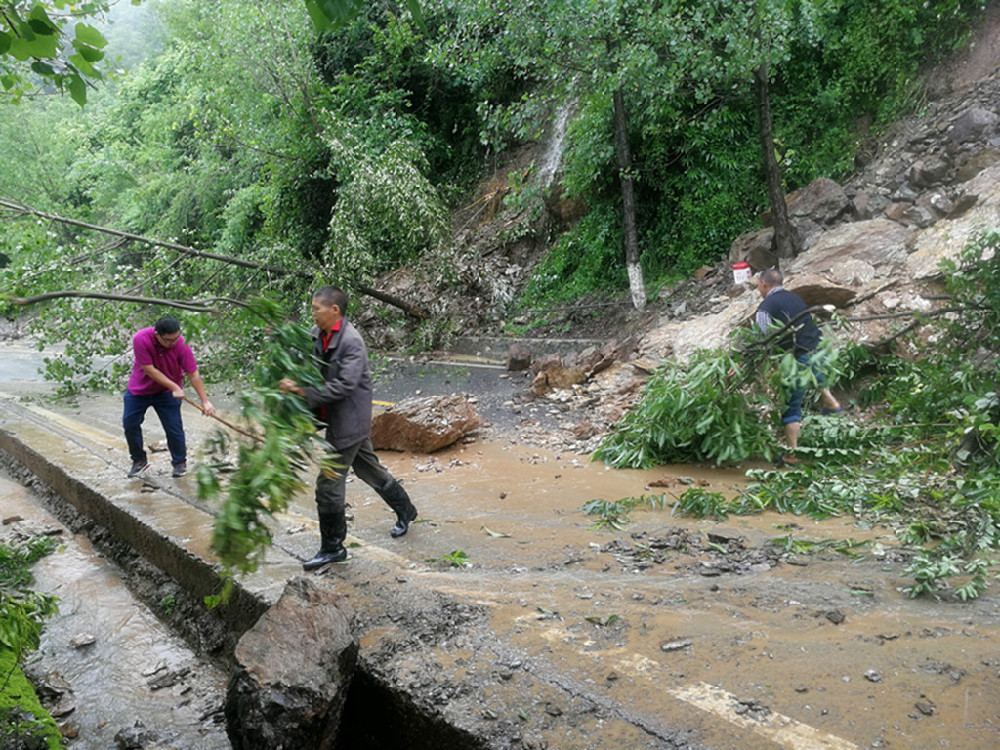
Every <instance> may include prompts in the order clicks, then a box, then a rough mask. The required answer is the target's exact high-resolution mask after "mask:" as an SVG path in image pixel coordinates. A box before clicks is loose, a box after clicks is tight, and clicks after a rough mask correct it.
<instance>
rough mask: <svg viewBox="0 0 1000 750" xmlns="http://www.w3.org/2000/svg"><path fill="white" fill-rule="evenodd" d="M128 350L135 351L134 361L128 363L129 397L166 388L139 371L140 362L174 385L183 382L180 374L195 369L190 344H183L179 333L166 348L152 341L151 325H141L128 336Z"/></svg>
mask: <svg viewBox="0 0 1000 750" xmlns="http://www.w3.org/2000/svg"><path fill="white" fill-rule="evenodd" d="M132 350H133V351H134V352H135V364H133V365H132V377H130V378H129V380H128V390H129V393H131V394H132V395H133V396H155V395H156V394H157V393H164V392H165V391H166V389H165V388H164V387H163V386H162V385H160V384H159V383H157V382H156V381H155V380H153V379H152V378H151V377H149V375H147V374H146V373H145V372H143V369H142V366H143V365H152V366H153V367H155V368H156V369H157V370H159V371H160V372H162V373H163V374H164V375H166V376H167V377H168V378H170V379H171V380H172V381H174V382H175V383H177V385H181V384H182V383H183V382H184V373H191V372H194V371H195V370H197V369H198V365H197V364H195V361H194V354H193V353H192V352H191V347H189V346H188V345H187V344H185V343H184V337H183V336H181V337H180V338H179V339H178V340H177V343H176V344H174V345H173V346H172V347H170V348H169V349H167V348H166V347H164V346H161V345H160V342H159V341H157V340H156V329H155V328H143V329H142V330H141V331H139V332H138V333H137V334H136V335H135V337H134V338H133V339H132Z"/></svg>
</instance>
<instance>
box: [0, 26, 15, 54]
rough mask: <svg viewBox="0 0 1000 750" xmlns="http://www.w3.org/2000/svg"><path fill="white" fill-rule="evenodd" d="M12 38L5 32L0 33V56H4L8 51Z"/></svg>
mask: <svg viewBox="0 0 1000 750" xmlns="http://www.w3.org/2000/svg"><path fill="white" fill-rule="evenodd" d="M12 39H13V37H11V35H10V34H8V33H7V32H6V31H0V55H6V54H7V51H8V50H9V49H10V43H11V40H12Z"/></svg>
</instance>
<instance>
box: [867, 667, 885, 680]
mask: <svg viewBox="0 0 1000 750" xmlns="http://www.w3.org/2000/svg"><path fill="white" fill-rule="evenodd" d="M865 679H866V680H868V682H882V675H881V674H880V673H879V672H877V671H876V670H874V669H869V670H868V671H867V672H865Z"/></svg>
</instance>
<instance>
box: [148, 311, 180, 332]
mask: <svg viewBox="0 0 1000 750" xmlns="http://www.w3.org/2000/svg"><path fill="white" fill-rule="evenodd" d="M153 328H154V329H156V332H157V333H158V334H160V335H161V336H169V335H170V334H172V333H177V332H178V331H179V330H181V324H180V323H178V322H177V318H171V317H170V316H169V315H164V316H163V317H162V318H160V319H159V320H158V321H156V323H155V324H154V325H153Z"/></svg>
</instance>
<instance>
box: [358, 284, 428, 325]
mask: <svg viewBox="0 0 1000 750" xmlns="http://www.w3.org/2000/svg"><path fill="white" fill-rule="evenodd" d="M355 286H356V287H357V288H358V291H359V292H361V293H362V294H367V295H368V296H369V297H374V298H375V299H377V300H379V301H380V302H385V303H386V304H389V305H393V306H394V307H398V308H399V309H400V310H402V311H403V312H405V313H409V314H410V315H412V316H413V317H415V318H420V319H421V320H426V319H427V318H429V317H430V313H428V312H427V311H426V310H424V309H423V308H421V307H417V306H416V305H414V304H411V303H410V302H407V301H406V300H403V299H400V298H399V297H396V296H395V295H392V294H388V293H386V292H380V291H379V290H378V289H373V288H372V287H370V286H365V285H364V284H355Z"/></svg>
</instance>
